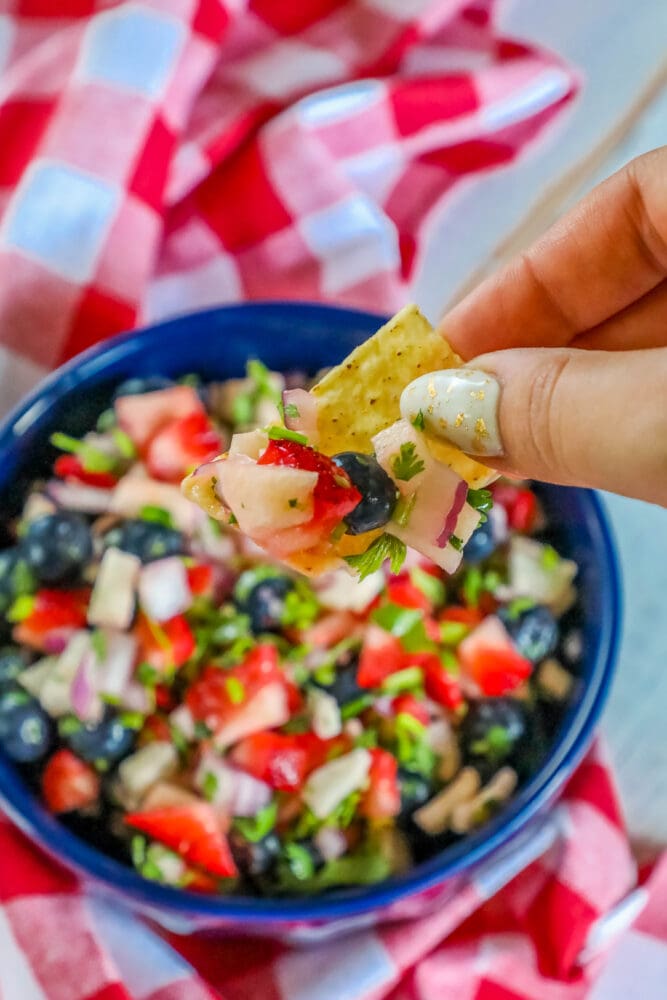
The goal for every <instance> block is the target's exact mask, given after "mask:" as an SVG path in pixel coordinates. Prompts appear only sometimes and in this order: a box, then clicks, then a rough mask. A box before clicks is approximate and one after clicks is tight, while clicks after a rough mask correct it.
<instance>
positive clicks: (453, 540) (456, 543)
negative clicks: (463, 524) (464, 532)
mask: <svg viewBox="0 0 667 1000" xmlns="http://www.w3.org/2000/svg"><path fill="white" fill-rule="evenodd" d="M449 544H450V545H451V547H452V548H453V549H456V551H457V552H460V551H461V549H462V548H463V542H462V541H461V539H460V538H459V536H458V535H450V536H449Z"/></svg>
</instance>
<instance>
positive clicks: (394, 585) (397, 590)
mask: <svg viewBox="0 0 667 1000" xmlns="http://www.w3.org/2000/svg"><path fill="white" fill-rule="evenodd" d="M387 596H388V597H389V600H390V601H392V602H393V603H394V604H400V606H401V607H402V608H418V609H419V611H427V612H430V611H431V610H432V608H433V605H432V604H431V602H430V601H429V599H428V597H427V596H426V594H425V593H424V592H423V591H422V590H420V589H419V587H416V586H415V584H414V583H413V582H412V580H411V579H410V577H409V576H408V575H407V573H401V575H400V576H396V577H392V578H391V579H390V580H389V581H388V582H387Z"/></svg>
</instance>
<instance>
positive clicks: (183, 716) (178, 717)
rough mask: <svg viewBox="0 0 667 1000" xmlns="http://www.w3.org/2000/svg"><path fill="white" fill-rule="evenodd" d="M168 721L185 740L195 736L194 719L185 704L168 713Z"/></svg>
mask: <svg viewBox="0 0 667 1000" xmlns="http://www.w3.org/2000/svg"><path fill="white" fill-rule="evenodd" d="M169 723H170V725H172V726H174V727H175V728H176V729H177V730H178V732H179V733H180V734H181V736H183V738H184V739H186V740H193V739H194V738H195V720H194V719H193V717H192V712H191V711H190V709H189V708H188V706H187V705H185V704H183V705H179V706H178V708H175V709H174V710H173V712H170V713H169Z"/></svg>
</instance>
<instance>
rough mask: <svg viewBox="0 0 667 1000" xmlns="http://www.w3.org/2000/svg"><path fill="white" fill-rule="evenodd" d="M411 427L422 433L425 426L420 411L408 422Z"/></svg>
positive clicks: (422, 414)
mask: <svg viewBox="0 0 667 1000" xmlns="http://www.w3.org/2000/svg"><path fill="white" fill-rule="evenodd" d="M410 423H411V424H412V426H413V427H416V428H417V430H418V431H423V430H424V426H425V420H424V413H423V411H422V410H420V411H419V413H418V414H417V416H416V417H413V418H412V420H411V421H410Z"/></svg>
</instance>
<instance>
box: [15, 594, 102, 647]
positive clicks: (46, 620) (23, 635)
mask: <svg viewBox="0 0 667 1000" xmlns="http://www.w3.org/2000/svg"><path fill="white" fill-rule="evenodd" d="M89 600H90V591H89V590H87V589H84V588H82V589H78V590H38V591H37V593H36V594H35V596H34V601H33V606H32V611H31V612H30V614H29V615H28V616H27V617H26V618H24V619H23V621H22V622H19V624H18V625H16V627H15V628H14V631H13V638H14V640H15V641H16V642H19V643H25V644H26V645H28V646H34V647H35V648H36V649H43V648H44V640H45V638H46V636H47V635H49V633H51V632H55V631H60V630H63V631H64V630H68V629H69V630H74V629H78V628H83V627H84V626H85V624H86V610H87V607H88V601H89Z"/></svg>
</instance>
